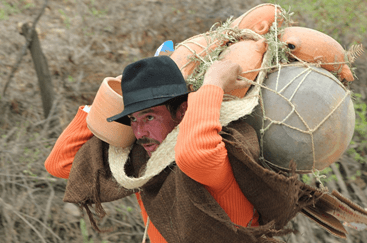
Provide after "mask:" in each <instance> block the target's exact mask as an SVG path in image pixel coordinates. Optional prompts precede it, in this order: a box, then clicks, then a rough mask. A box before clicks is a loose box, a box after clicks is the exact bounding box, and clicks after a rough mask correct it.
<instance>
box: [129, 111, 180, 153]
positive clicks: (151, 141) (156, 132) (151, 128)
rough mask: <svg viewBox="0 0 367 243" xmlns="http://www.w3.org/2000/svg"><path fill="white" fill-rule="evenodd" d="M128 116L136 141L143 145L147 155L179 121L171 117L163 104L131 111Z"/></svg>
mask: <svg viewBox="0 0 367 243" xmlns="http://www.w3.org/2000/svg"><path fill="white" fill-rule="evenodd" d="M129 118H130V121H131V128H132V129H133V132H134V134H135V137H136V139H137V143H138V144H141V145H142V146H143V147H144V149H145V150H146V151H147V152H148V155H149V157H150V156H151V155H152V152H154V151H155V150H156V149H157V148H158V146H159V144H161V142H162V141H163V140H164V139H165V138H166V136H167V135H168V134H169V133H170V132H171V131H172V130H173V128H175V126H177V125H178V123H179V122H178V121H175V120H173V119H172V117H171V114H170V112H169V111H168V109H167V107H166V106H165V105H160V106H155V107H152V108H148V109H145V110H142V111H138V112H135V113H132V114H131V115H129Z"/></svg>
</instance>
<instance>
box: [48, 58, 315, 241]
mask: <svg viewBox="0 0 367 243" xmlns="http://www.w3.org/2000/svg"><path fill="white" fill-rule="evenodd" d="M240 72H241V68H240V67H239V65H237V64H234V63H231V62H230V61H224V62H216V63H214V64H213V65H212V66H211V67H210V68H209V70H208V71H207V73H206V75H205V78H204V82H203V85H202V87H201V88H200V89H199V90H198V91H196V92H194V93H190V94H189V95H188V99H187V101H186V95H187V89H186V84H185V81H184V79H183V77H182V75H181V72H180V71H179V69H178V67H177V66H176V64H175V63H174V62H173V61H172V60H171V59H170V58H169V57H167V56H161V57H153V58H147V59H143V60H141V61H138V62H135V63H133V64H130V65H129V66H127V67H126V68H125V70H124V73H123V76H122V82H121V88H122V91H123V99H124V105H125V109H124V111H122V112H121V113H120V114H117V115H115V116H114V117H111V118H109V119H108V120H109V121H116V122H120V123H123V124H125V125H131V127H132V129H133V132H134V134H135V136H136V138H137V142H136V144H134V146H133V148H132V150H131V152H130V155H129V163H128V164H127V165H126V166H125V168H124V170H125V171H127V173H128V174H129V176H131V177H139V175H140V174H141V173H142V172H143V171H144V169H145V166H146V163H147V160H149V157H151V156H152V154H153V153H154V151H156V150H157V149H158V147H159V144H161V143H162V142H163V141H164V139H165V138H166V136H167V135H168V134H169V133H170V132H171V131H172V130H173V129H174V128H175V127H176V126H177V125H178V124H179V134H178V138H177V144H176V146H175V151H176V156H175V158H176V161H175V162H176V164H177V166H176V165H175V163H172V164H171V165H170V166H168V167H167V168H166V169H165V170H163V171H162V172H160V173H159V175H157V176H156V177H154V178H152V179H151V180H150V181H149V182H148V183H146V184H145V185H144V186H142V188H139V191H140V192H139V193H137V198H138V202H139V205H140V207H141V209H142V215H143V218H144V221H145V223H146V222H147V220H148V216H149V218H150V219H151V222H152V223H151V224H150V226H149V229H148V234H149V237H150V239H151V242H208V241H209V242H240V241H242V242H258V241H263V242H265V241H266V239H265V238H264V236H265V235H266V236H270V237H271V236H272V233H274V232H275V231H271V230H272V229H282V228H283V227H284V226H285V225H286V223H287V222H288V221H289V220H290V219H291V218H293V217H294V216H295V214H296V213H298V212H299V211H300V209H301V208H302V207H305V205H306V204H299V202H298V201H297V199H298V195H299V191H300V190H301V186H300V185H299V183H297V182H296V181H295V180H296V179H295V178H293V179H292V178H288V179H286V178H285V177H284V178H283V177H282V176H281V175H278V174H276V173H272V172H270V171H266V170H264V169H263V168H262V167H261V166H260V165H258V164H257V160H258V156H259V147H258V142H257V137H256V133H255V131H254V130H253V129H252V128H251V127H250V126H249V125H247V124H246V123H244V122H243V121H239V122H234V123H233V124H232V125H231V126H229V127H228V128H225V129H224V128H222V127H221V125H220V123H219V111H220V107H221V103H222V100H223V94H224V92H225V91H226V92H227V91H230V90H233V89H237V88H244V87H245V86H246V85H247V84H245V83H243V82H241V81H239V80H237V79H236V78H237V76H238V75H239V74H240ZM172 99H173V100H172ZM171 113H172V114H171ZM85 116H86V115H85V114H83V115H81V114H79V112H78V114H77V116H76V117H75V118H74V120H73V122H72V123H71V124H70V125H69V127H68V128H67V129H66V130H65V131H64V133H63V134H62V135H61V136H60V138H59V139H58V141H57V143H56V144H55V147H54V149H53V151H52V152H51V154H50V156H49V158H48V159H47V161H46V162H45V166H46V168H47V170H48V171H49V172H50V173H51V174H53V175H55V176H61V177H64V178H67V177H68V173H69V171H70V167H71V163H74V165H73V169H74V171H76V172H75V173H74V174H75V176H74V177H73V178H74V179H72V178H71V177H72V174H73V170H72V171H71V174H70V178H69V182H68V187H67V192H66V194H68V193H69V195H75V194H78V193H80V192H84V191H85V189H88V187H89V186H88V185H89V184H88V183H94V182H90V181H97V183H96V184H94V185H93V187H94V188H95V189H94V191H93V193H92V194H93V195H88V197H86V198H87V199H78V200H74V199H73V200H70V199H65V198H67V195H66V196H65V198H64V200H65V201H73V202H76V203H80V204H82V205H84V206H85V205H88V204H91V203H95V204H96V207H97V212H98V211H101V210H99V208H100V207H101V205H100V202H103V201H111V200H112V198H113V200H115V199H117V198H121V197H123V196H127V195H129V194H131V193H133V192H137V191H136V190H135V191H131V190H126V191H125V190H123V191H122V192H121V190H120V188H119V187H118V186H116V185H113V183H114V182H112V181H113V177H112V175H111V171H110V168H109V165H108V163H110V162H111V161H110V162H108V159H106V157H107V158H108V157H109V155H105V156H100V155H98V154H103V153H105V151H106V150H104V149H103V147H104V146H105V145H104V144H103V143H101V142H99V141H98V139H96V138H92V134H91V133H90V132H88V131H87V128H86V124H85ZM84 143H85V145H83V144H84ZM82 145H83V146H82ZM79 148H80V149H79ZM142 148H143V149H142ZM228 149H229V150H228ZM75 154H76V156H75ZM74 156H75V159H74ZM73 159H74V162H73ZM110 159H111V158H110ZM96 160H98V161H103V162H101V163H100V162H98V161H96ZM93 161H96V164H97V163H100V164H99V165H98V166H100V167H98V168H97V167H96V169H93V168H94V162H93ZM172 162H173V161H172ZM79 165H80V166H81V167H78V166H79ZM91 167H93V168H92V169H91ZM80 168H82V169H80ZM60 171H62V172H60ZM100 172H101V173H100ZM99 174H102V177H101V178H100V177H99ZM94 175H97V177H94ZM75 178H76V179H75ZM83 178H86V179H85V181H86V182H85V183H84V182H83V183H82V182H81V181H80V180H84V179H83ZM78 180H79V182H78ZM100 180H102V182H100ZM103 180H104V181H105V184H104V182H103ZM272 180H273V181H272ZM273 182H277V183H278V185H279V187H280V188H282V187H284V188H285V187H287V189H290V190H289V191H290V192H292V193H293V194H291V193H289V192H286V193H285V194H284V195H283V194H282V193H280V192H279V190H277V189H276V188H273V187H274V186H275V185H274V183H273ZM252 183H254V185H252ZM106 185H108V186H106ZM83 186H85V187H86V188H83ZM113 188H119V189H116V193H112V194H114V195H113V196H112V197H109V198H108V199H107V200H106V199H105V198H106V195H105V194H108V193H110V194H111V192H112V189H113ZM120 193H121V195H120ZM261 193H263V194H264V195H261ZM117 194H118V195H117ZM69 198H70V197H69ZM311 198H312V197H311ZM270 199H273V200H274V202H271V201H270ZM249 200H251V202H250V201H249ZM307 200H308V202H309V203H308V204H311V203H312V200H310V198H308V199H307ZM253 203H256V205H255V208H256V209H259V212H260V213H263V215H262V224H263V225H264V226H262V227H260V228H258V229H256V230H255V229H246V227H250V226H258V225H259V215H258V213H257V211H256V210H255V208H254V205H253ZM308 204H307V205H308ZM86 209H87V210H88V207H86ZM274 209H275V210H274ZM92 223H93V222H92ZM277 233H279V231H278V232H277Z"/></svg>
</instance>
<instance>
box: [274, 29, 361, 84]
mask: <svg viewBox="0 0 367 243" xmlns="http://www.w3.org/2000/svg"><path fill="white" fill-rule="evenodd" d="M280 40H281V41H282V42H285V43H286V44H287V46H288V48H289V49H290V50H291V53H292V54H293V55H295V56H296V57H298V58H299V59H301V60H302V61H305V62H310V63H320V64H321V67H322V68H324V69H326V70H328V71H330V72H333V73H337V75H338V77H339V80H340V81H342V80H343V79H346V80H347V81H353V80H354V77H353V73H352V71H351V70H350V68H349V67H348V65H347V64H327V63H337V62H345V61H346V59H345V51H344V49H343V47H342V46H341V45H340V44H339V43H338V42H337V41H336V40H334V39H333V38H331V37H330V36H328V35H326V34H324V33H322V32H320V31H317V30H313V29H309V28H304V27H288V28H285V29H284V32H283V34H282V35H281V36H280Z"/></svg>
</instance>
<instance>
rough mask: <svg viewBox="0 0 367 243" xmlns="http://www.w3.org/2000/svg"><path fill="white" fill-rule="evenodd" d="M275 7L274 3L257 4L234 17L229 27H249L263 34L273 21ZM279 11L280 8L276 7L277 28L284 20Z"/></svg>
mask: <svg viewBox="0 0 367 243" xmlns="http://www.w3.org/2000/svg"><path fill="white" fill-rule="evenodd" d="M275 8H276V6H275V5H274V4H269V3H266V4H261V5H258V6H256V7H254V8H252V9H250V10H249V11H247V12H246V13H244V14H243V15H241V16H240V17H238V18H237V19H235V20H234V21H233V23H232V24H231V27H238V28H239V29H250V30H253V31H255V32H256V33H258V34H260V35H265V34H266V33H268V31H269V29H270V27H271V25H272V24H273V22H274V21H275ZM280 13H281V12H280V8H279V7H277V16H278V28H279V27H280V26H281V25H282V23H283V20H284V19H283V18H282V17H281V15H280Z"/></svg>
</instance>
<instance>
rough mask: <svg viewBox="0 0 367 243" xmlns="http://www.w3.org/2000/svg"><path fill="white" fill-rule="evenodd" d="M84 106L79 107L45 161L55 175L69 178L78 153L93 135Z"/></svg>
mask: <svg viewBox="0 0 367 243" xmlns="http://www.w3.org/2000/svg"><path fill="white" fill-rule="evenodd" d="M83 108H84V107H83V106H81V107H79V109H78V112H77V114H76V116H75V117H74V119H73V120H72V121H71V122H70V124H69V125H68V126H67V127H66V129H65V130H64V131H63V132H62V133H61V135H60V137H59V138H58V139H57V141H56V143H55V145H54V147H53V149H52V151H51V153H50V155H49V156H48V157H47V159H46V161H45V168H46V170H47V171H48V172H49V173H50V174H51V175H53V176H56V177H60V178H65V179H67V178H68V177H69V173H70V169H71V165H72V163H73V160H74V157H75V155H76V153H77V152H78V150H79V149H80V148H81V147H82V146H83V144H84V143H86V142H87V141H88V140H89V139H90V138H91V137H92V136H93V133H92V132H91V131H90V130H89V129H88V127H87V121H86V118H87V115H88V113H87V112H85V111H83Z"/></svg>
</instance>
